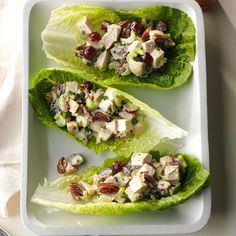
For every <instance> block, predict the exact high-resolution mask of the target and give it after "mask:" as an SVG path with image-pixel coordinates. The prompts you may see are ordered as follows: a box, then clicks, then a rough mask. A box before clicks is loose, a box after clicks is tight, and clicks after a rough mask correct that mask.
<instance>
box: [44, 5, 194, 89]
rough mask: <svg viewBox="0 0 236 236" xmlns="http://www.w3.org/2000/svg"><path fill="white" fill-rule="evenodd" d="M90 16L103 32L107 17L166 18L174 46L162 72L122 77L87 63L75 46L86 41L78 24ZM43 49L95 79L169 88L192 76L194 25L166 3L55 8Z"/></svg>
mask: <svg viewBox="0 0 236 236" xmlns="http://www.w3.org/2000/svg"><path fill="white" fill-rule="evenodd" d="M85 16H87V17H89V19H90V20H91V22H92V23H93V25H94V31H96V32H99V33H102V31H101V29H100V24H101V22H102V21H104V20H109V21H110V22H111V23H118V22H120V21H122V20H130V21H132V20H139V21H142V22H145V21H153V22H157V21H159V20H163V21H166V22H168V31H167V33H168V34H169V35H170V36H171V38H172V39H173V41H174V43H175V45H176V46H175V47H174V48H172V49H170V50H168V51H167V52H166V57H167V62H166V63H165V68H166V69H165V72H164V73H163V74H153V73H152V74H150V75H149V76H148V77H147V78H142V77H137V76H135V75H134V74H130V75H127V76H121V75H119V74H116V73H115V71H114V70H106V71H104V72H102V71H99V69H97V68H96V67H94V66H91V65H86V64H84V63H83V62H82V60H81V59H79V58H78V57H77V56H76V55H75V48H76V47H77V46H78V45H81V44H84V43H86V39H87V36H85V35H83V34H81V33H80V32H79V31H78V28H77V26H76V25H77V23H78V21H79V20H80V19H81V18H83V17H85ZM42 40H43V50H44V52H45V53H46V55H47V57H48V58H50V59H53V60H54V61H55V62H56V63H58V64H63V65H65V66H68V67H71V68H74V69H78V70H83V71H86V72H89V73H92V74H93V75H94V78H95V79H96V81H100V82H102V83H103V84H105V85H126V86H137V87H149V88H153V89H161V90H167V89H172V88H175V87H178V86H181V85H183V84H184V83H186V82H187V81H188V80H190V79H191V78H192V74H193V67H192V64H191V62H192V61H194V58H195V27H194V25H193V22H192V20H191V19H190V17H189V16H188V15H187V14H186V13H185V12H183V11H181V10H179V9H175V8H170V7H165V6H153V7H148V8H140V9H137V10H133V11H123V10H109V9H107V8H104V7H100V6H87V5H68V6H62V7H59V8H57V9H55V10H53V11H52V13H51V17H50V19H49V22H48V24H47V26H46V28H45V30H44V31H43V32H42Z"/></svg>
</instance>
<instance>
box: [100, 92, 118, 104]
mask: <svg viewBox="0 0 236 236" xmlns="http://www.w3.org/2000/svg"><path fill="white" fill-rule="evenodd" d="M117 95H118V94H117V92H116V91H114V90H113V89H110V88H108V89H107V90H106V92H105V93H104V97H108V99H109V100H110V101H112V102H114V104H116V105H117V106H118V105H119V104H118V103H119V99H118V96H117Z"/></svg>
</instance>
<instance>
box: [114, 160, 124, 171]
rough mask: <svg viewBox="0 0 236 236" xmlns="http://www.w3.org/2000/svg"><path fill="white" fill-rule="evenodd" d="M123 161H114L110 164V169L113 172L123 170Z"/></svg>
mask: <svg viewBox="0 0 236 236" xmlns="http://www.w3.org/2000/svg"><path fill="white" fill-rule="evenodd" d="M123 167H124V163H123V162H122V161H115V162H114V163H113V165H112V170H113V171H114V173H118V172H120V171H122V170H123Z"/></svg>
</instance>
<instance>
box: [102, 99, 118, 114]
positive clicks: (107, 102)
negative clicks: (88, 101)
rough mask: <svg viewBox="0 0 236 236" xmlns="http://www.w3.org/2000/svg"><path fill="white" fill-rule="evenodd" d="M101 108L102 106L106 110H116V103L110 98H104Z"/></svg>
mask: <svg viewBox="0 0 236 236" xmlns="http://www.w3.org/2000/svg"><path fill="white" fill-rule="evenodd" d="M99 108H101V109H102V110H103V111H105V112H109V111H112V112H114V111H115V110H116V106H115V104H114V103H113V102H112V101H111V100H109V99H106V100H102V101H101V102H100V104H99Z"/></svg>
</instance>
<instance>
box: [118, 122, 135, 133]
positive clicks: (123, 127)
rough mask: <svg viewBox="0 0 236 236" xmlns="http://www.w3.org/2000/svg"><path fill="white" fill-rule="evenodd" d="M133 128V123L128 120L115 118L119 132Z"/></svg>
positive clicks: (125, 131)
mask: <svg viewBox="0 0 236 236" xmlns="http://www.w3.org/2000/svg"><path fill="white" fill-rule="evenodd" d="M132 129H133V124H132V122H131V121H130V120H126V119H117V131H118V132H120V133H128V132H129V131H131V130H132Z"/></svg>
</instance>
